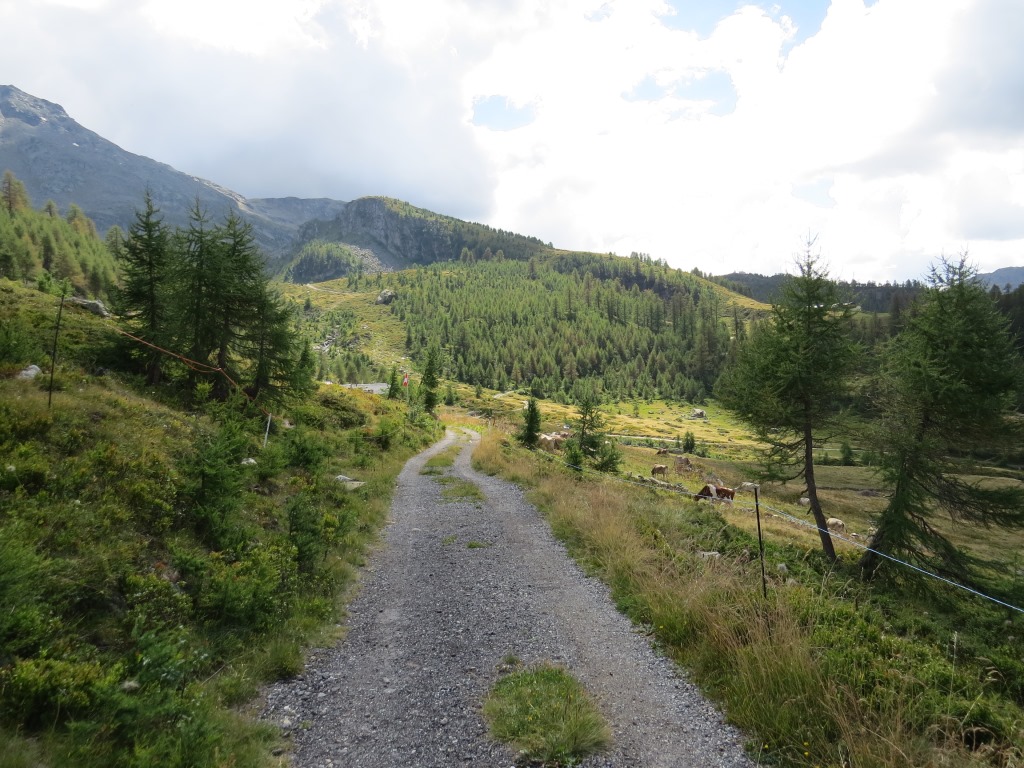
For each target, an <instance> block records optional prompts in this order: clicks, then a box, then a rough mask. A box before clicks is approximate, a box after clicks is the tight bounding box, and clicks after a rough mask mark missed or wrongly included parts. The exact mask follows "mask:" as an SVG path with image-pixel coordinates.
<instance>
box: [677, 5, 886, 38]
mask: <svg viewBox="0 0 1024 768" xmlns="http://www.w3.org/2000/svg"><path fill="white" fill-rule="evenodd" d="M667 2H668V5H670V6H672V8H673V9H674V10H675V14H674V15H670V16H663V17H662V23H663V24H664V25H665V26H666V27H668V28H669V29H684V30H688V31H692V32H696V33H697V34H698V35H700V36H701V37H704V38H706V37H710V36H711V33H712V32H713V31H714V30H715V26H716V25H717V24H718V22H720V21H721V20H722V19H724V18H726V17H727V16H731V15H732V14H734V13H735V12H736V11H737V10H739V9H740V8H742V7H743V6H746V5H755V6H757V7H758V8H762V9H763V10H764V11H765V13H767V14H768V15H769V16H771V17H772V18H774V19H777V18H779V17H780V16H788V17H789V18H790V19H792V20H793V23H794V24H795V25H796V26H797V33H796V37H795V38H794V40H793V41H792V43H791V44H792V45H799V44H800V43H802V42H803V41H804V40H806V39H807V38H809V37H813V36H814V35H816V34H817V33H818V30H819V29H821V22H822V21H824V20H825V14H826V13H828V8H829V5H831V0H780V1H779V2H768V1H766V0H747V1H744V0H667ZM875 2H877V0H868V2H866V3H865V4H866V5H873V4H874V3H875Z"/></svg>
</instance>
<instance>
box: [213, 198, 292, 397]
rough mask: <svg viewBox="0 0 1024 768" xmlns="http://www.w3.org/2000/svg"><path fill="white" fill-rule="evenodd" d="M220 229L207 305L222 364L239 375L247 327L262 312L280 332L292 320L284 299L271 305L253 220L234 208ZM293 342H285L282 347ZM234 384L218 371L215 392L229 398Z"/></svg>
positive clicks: (217, 358) (235, 376) (284, 331)
mask: <svg viewBox="0 0 1024 768" xmlns="http://www.w3.org/2000/svg"><path fill="white" fill-rule="evenodd" d="M215 232H216V235H217V240H216V243H215V248H214V251H213V253H214V255H215V262H216V264H217V269H218V272H219V274H218V275H217V281H216V287H215V294H214V297H215V301H214V302H213V303H212V304H211V305H210V307H209V309H208V319H209V322H210V324H211V329H212V331H213V341H214V359H215V361H216V364H217V367H218V368H220V369H221V370H222V371H225V372H226V373H227V374H228V375H229V376H231V378H232V379H235V380H236V381H237V380H238V378H239V376H240V373H239V370H238V367H239V365H240V361H239V357H240V346H241V345H242V339H243V338H244V336H245V333H246V329H247V328H249V327H250V326H255V325H256V324H257V321H258V319H259V316H260V315H262V317H263V318H264V319H266V320H272V322H271V325H274V326H277V327H278V333H280V334H285V335H287V331H288V320H287V317H286V316H283V315H282V314H281V313H282V308H281V307H280V302H277V306H276V307H275V306H271V303H272V297H271V296H270V295H269V294H268V293H267V292H266V290H265V288H266V281H265V279H264V277H263V257H262V255H261V254H260V251H259V248H258V247H257V246H256V241H255V239H254V237H253V234H252V225H250V224H249V223H248V222H244V221H242V219H240V218H239V217H238V215H237V214H236V213H235V212H234V211H232V212H231V213H230V214H229V215H228V217H227V219H226V220H225V222H224V225H223V226H221V227H218V228H216V229H215ZM274 335H275V334H269V335H264V338H267V339H271V338H273V337H274ZM289 346H290V345H289V344H287V343H284V345H283V348H282V350H281V351H284V350H287V349H288V347H289ZM265 349H267V348H265ZM265 383H266V382H264V385H265ZM229 388H230V383H229V382H228V380H227V379H226V378H225V377H223V376H221V377H218V378H217V379H216V380H215V383H214V394H215V395H216V396H217V397H218V398H219V399H224V398H225V397H227V394H228V391H229Z"/></svg>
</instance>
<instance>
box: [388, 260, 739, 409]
mask: <svg viewBox="0 0 1024 768" xmlns="http://www.w3.org/2000/svg"><path fill="white" fill-rule="evenodd" d="M385 284H389V285H392V286H394V289H395V291H396V293H397V298H396V300H395V302H394V304H393V305H392V311H393V312H394V313H395V314H396V315H397V316H398V317H399V318H400V319H401V320H402V321H403V322H404V323H405V325H406V329H407V333H406V347H407V349H408V350H409V351H410V352H411V353H412V354H413V356H414V357H420V356H421V355H422V354H423V353H424V351H425V350H426V349H427V347H428V346H429V345H430V344H432V343H437V344H439V345H440V346H441V348H442V349H444V350H446V351H447V354H448V361H447V366H446V367H447V370H448V372H449V374H450V375H451V376H452V377H453V378H455V379H458V380H459V381H463V382H466V383H469V384H479V385H481V386H485V387H490V388H494V389H499V390H505V389H509V388H513V387H521V386H527V387H529V388H530V389H531V390H532V391H533V392H534V393H535V394H536V395H538V396H543V397H549V398H554V399H564V398H567V397H568V396H569V394H570V393H571V392H572V391H573V388H574V387H575V386H576V385H577V384H578V383H581V382H582V383H588V384H591V385H594V386H596V387H597V388H598V389H599V390H600V391H603V392H605V393H607V394H608V395H609V396H611V397H614V398H618V399H628V398H631V397H643V398H652V397H665V398H674V399H686V400H690V401H693V402H699V401H701V400H702V399H703V398H704V397H705V396H706V395H707V394H708V393H709V392H710V390H711V387H712V385H713V383H714V381H715V379H716V378H717V376H718V373H719V371H720V370H721V366H722V364H723V362H724V360H725V358H726V355H727V354H728V350H729V339H730V336H731V335H733V334H735V333H737V332H738V333H740V334H743V333H744V324H745V321H746V318H747V316H748V315H749V314H750V312H751V310H749V309H740V308H739V307H736V306H731V307H730V306H728V305H727V304H726V302H725V301H724V300H723V299H722V297H721V292H720V289H718V288H717V287H715V286H713V285H711V284H710V283H708V282H707V281H705V280H702V279H700V278H697V277H695V276H693V275H690V274H688V273H684V272H681V271H679V270H673V269H669V268H667V267H665V266H663V265H660V264H656V263H653V262H652V261H650V260H649V259H644V258H642V257H639V256H637V257H634V258H631V259H623V258H618V257H602V256H597V255H594V254H585V253H559V254H556V255H552V256H549V257H535V258H532V259H530V260H529V261H525V262H523V261H513V260H508V259H498V258H492V259H490V260H487V259H479V258H476V257H475V255H474V254H467V255H466V257H465V258H464V259H463V260H461V261H460V262H459V263H457V264H444V265H433V266H430V267H426V268H423V269H419V270H415V271H411V272H402V273H399V274H397V275H395V276H388V278H387V280H386V281H385Z"/></svg>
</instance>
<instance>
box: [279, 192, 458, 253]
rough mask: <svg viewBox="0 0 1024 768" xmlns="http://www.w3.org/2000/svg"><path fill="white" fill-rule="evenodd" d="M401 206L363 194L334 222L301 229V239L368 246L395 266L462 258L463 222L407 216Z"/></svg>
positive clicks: (313, 224)
mask: <svg viewBox="0 0 1024 768" xmlns="http://www.w3.org/2000/svg"><path fill="white" fill-rule="evenodd" d="M396 204H397V205H396ZM398 205H401V204H400V203H398V202H397V201H390V200H388V199H386V198H383V197H361V198H359V199H358V200H353V201H352V202H350V203H349V204H348V205H346V206H345V208H344V210H342V211H341V213H339V214H338V215H337V216H336V217H335V218H334V219H333V220H331V221H322V220H320V221H310V222H308V223H307V224H306V225H305V226H303V227H302V229H301V230H300V232H299V239H300V240H303V241H306V240H314V239H321V240H329V241H332V242H336V243H344V244H346V245H351V246H355V247H358V248H362V249H366V250H369V251H371V252H372V253H373V256H374V257H375V258H376V259H377V260H379V261H380V262H381V263H382V264H383V265H384V266H385V267H388V268H392V269H405V268H407V267H409V266H411V265H413V264H431V263H433V262H435V261H448V260H450V259H456V258H458V256H459V250H460V247H461V246H460V241H459V238H458V236H457V232H456V228H457V226H458V225H459V224H462V222H460V221H458V220H457V219H452V218H449V217H446V216H438V215H436V214H434V215H428V216H419V215H405V214H403V213H402V212H401V210H398V209H397V208H398ZM410 208H411V207H410ZM424 213H429V212H424Z"/></svg>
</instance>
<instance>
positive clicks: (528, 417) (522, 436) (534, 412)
mask: <svg viewBox="0 0 1024 768" xmlns="http://www.w3.org/2000/svg"><path fill="white" fill-rule="evenodd" d="M539 437H540V408H539V407H538V406H537V399H536V398H535V397H531V398H530V399H529V400H527V401H526V410H525V411H524V412H523V431H522V432H520V433H519V442H521V443H522V444H523V445H525V446H526V447H527V448H536V447H537V440H538V438H539Z"/></svg>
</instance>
